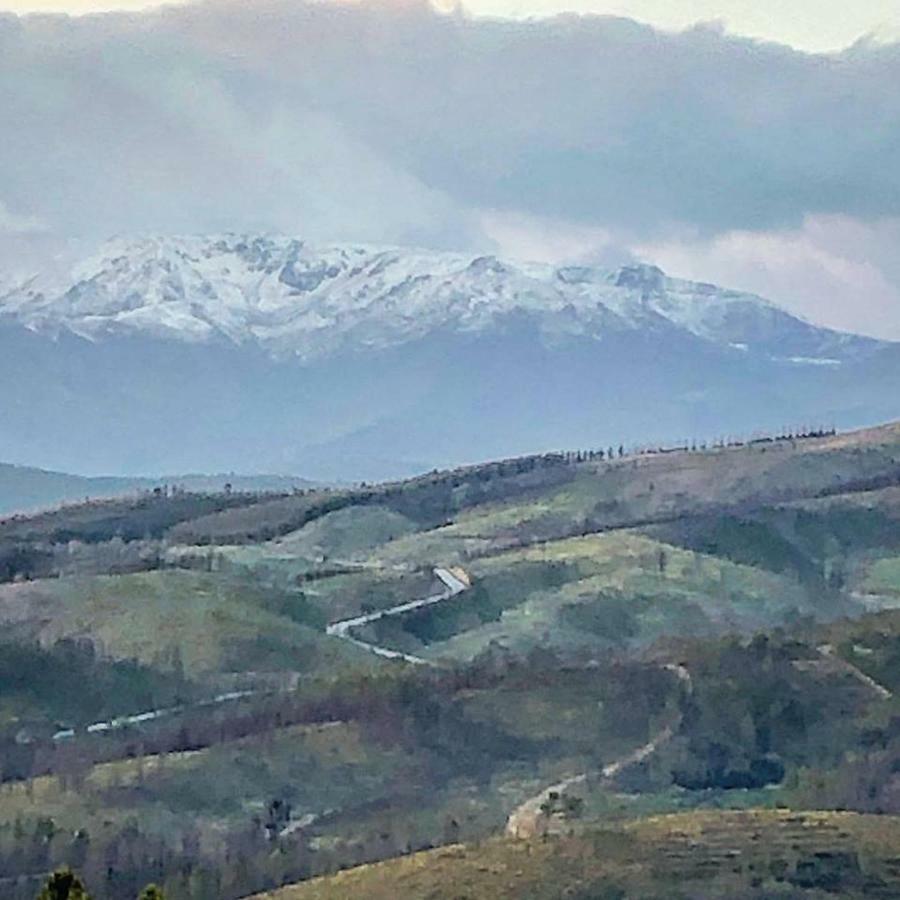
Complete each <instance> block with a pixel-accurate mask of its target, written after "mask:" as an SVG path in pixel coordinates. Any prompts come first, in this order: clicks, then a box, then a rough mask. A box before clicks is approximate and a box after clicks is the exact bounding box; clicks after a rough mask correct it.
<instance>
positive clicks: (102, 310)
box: [0, 235, 900, 479]
mask: <svg viewBox="0 0 900 900" xmlns="http://www.w3.org/2000/svg"><path fill="white" fill-rule="evenodd" d="M60 273H62V274H60ZM0 284H6V285H7V287H6V288H5V289H3V291H2V292H0V387H2V390H0V460H5V461H9V462H15V463H23V464H29V465H38V466H42V467H45V468H55V469H63V470H68V471H75V472H81V473H85V474H91V473H93V472H113V473H121V474H131V473H139V472H146V471H212V470H219V471H236V470H241V471H245V472H263V471H281V472H294V473H296V474H300V475H305V476H308V477H313V478H319V479H332V478H365V479H372V478H379V477H386V476H393V475H399V474H406V473H410V472H412V471H415V470H421V469H423V468H431V467H433V466H441V465H448V464H453V463H458V462H465V461H474V460H478V459H483V458H488V457H496V456H505V455H510V454H515V453H522V452H531V451H535V450H541V449H547V448H558V447H585V446H607V445H609V444H610V443H615V444H618V443H628V442H632V441H633V442H640V441H657V440H660V441H665V440H670V439H683V438H685V437H699V438H703V437H715V436H717V435H721V434H728V433H740V432H748V431H753V430H754V429H757V428H773V429H774V428H778V427H781V426H782V425H784V424H791V423H796V424H803V423H819V424H836V425H838V426H853V425H860V424H865V423H870V422H874V421H878V420H883V419H893V418H898V417H900V399H898V398H900V350H898V347H897V346H896V345H893V344H887V343H882V342H879V341H875V340H872V339H869V338H863V337H859V336H854V335H847V334H841V333H838V332H834V331H830V330H828V329H825V328H819V327H816V326H815V325H812V324H810V323H808V322H804V321H802V320H800V319H798V318H796V317H794V316H792V315H790V314H788V313H787V312H785V311H783V310H781V309H779V308H778V307H776V306H774V305H773V304H771V303H769V302H767V301H766V300H763V299H761V298H759V297H755V296H752V295H748V294H744V293H739V292H736V291H731V290H726V289H723V288H719V287H715V286H713V285H708V284H700V283H694V282H689V281H682V280H679V279H676V278H670V277H668V276H666V275H665V274H664V273H663V272H662V271H660V270H659V269H658V268H656V267H654V266H650V265H636V266H628V267H625V268H618V269H601V268H596V267H593V266H548V265H535V264H523V263H515V262H510V261H503V260H499V259H496V258H494V257H489V256H477V255H473V254H460V253H453V254H449V253H436V252H428V251H420V250H409V249H396V248H372V247H362V246H337V247H324V248H322V247H314V246H311V245H308V244H306V243H304V242H303V241H300V240H294V239H290V238H280V237H277V238H275V237H260V236H231V235H226V236H215V237H185V238H180V237H179V238H176V237H158V238H157V237H154V238H143V239H136V240H115V241H112V242H110V243H109V244H107V245H106V246H104V247H103V248H102V249H101V250H100V252H99V253H96V254H94V255H92V256H90V257H89V258H86V259H84V260H83V261H81V262H78V263H77V264H75V265H74V266H71V267H63V268H61V267H60V266H59V265H58V260H54V261H53V264H52V265H51V264H50V261H48V265H47V266H46V267H40V266H39V267H37V269H36V270H35V271H33V272H31V273H30V274H28V275H26V276H18V275H15V276H14V273H11V272H6V273H4V277H2V278H0Z"/></svg>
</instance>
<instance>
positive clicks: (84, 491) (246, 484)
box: [0, 463, 312, 515]
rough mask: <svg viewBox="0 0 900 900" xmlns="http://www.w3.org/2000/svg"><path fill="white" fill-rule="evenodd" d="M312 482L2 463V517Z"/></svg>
mask: <svg viewBox="0 0 900 900" xmlns="http://www.w3.org/2000/svg"><path fill="white" fill-rule="evenodd" d="M311 483H312V482H309V481H305V480H304V479H302V478H290V477H287V476H279V475H257V476H246V475H234V474H222V475H172V476H161V477H160V478H116V477H113V476H98V477H94V478H88V477H85V476H82V475H68V474H66V473H64V472H48V471H47V470H45V469H35V468H31V467H28V466H12V465H8V464H5V463H0V515H3V514H8V513H12V512H28V511H32V510H37V509H45V508H48V507H52V506H57V505H59V504H60V503H64V502H67V501H77V500H84V499H85V498H88V497H90V498H92V499H94V498H106V497H120V496H124V495H127V494H133V493H136V492H138V491H142V490H152V489H153V488H154V487H158V486H160V485H163V484H169V485H178V486H179V487H183V488H185V489H186V490H190V491H221V490H222V488H223V487H224V485H225V484H231V485H232V487H233V488H234V489H235V490H236V491H289V490H291V489H292V488H294V487H307V486H309V485H310V484H311Z"/></svg>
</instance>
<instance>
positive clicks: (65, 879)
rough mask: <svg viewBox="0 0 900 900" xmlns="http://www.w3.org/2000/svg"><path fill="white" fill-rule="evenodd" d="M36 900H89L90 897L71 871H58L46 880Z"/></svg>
mask: <svg viewBox="0 0 900 900" xmlns="http://www.w3.org/2000/svg"><path fill="white" fill-rule="evenodd" d="M37 900H91V896H90V894H88V892H87V891H86V890H85V887H84V885H83V884H82V883H81V879H80V878H79V877H78V876H77V875H76V874H75V873H74V872H73V871H72V870H71V869H60V870H59V871H57V872H54V873H53V874H52V875H51V876H50V877H49V878H48V879H47V883H46V884H45V885H44V889H43V890H42V891H41V892H40V894H38V895H37Z"/></svg>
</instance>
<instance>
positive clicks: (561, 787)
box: [506, 664, 692, 838]
mask: <svg viewBox="0 0 900 900" xmlns="http://www.w3.org/2000/svg"><path fill="white" fill-rule="evenodd" d="M663 668H665V669H666V670H668V671H669V672H672V673H673V674H674V675H675V677H676V678H677V679H678V680H679V681H680V682H681V683H682V685H684V688H685V690H686V691H688V692H690V690H691V687H692V685H691V676H690V673H689V672H688V670H687V669H686V668H685V667H684V666H681V665H675V664H670V665H666V666H663ZM679 718H680V717H679ZM677 728H678V721H677V720H676V721H675V722H670V723H669V724H668V725H666V726H665V728H662V729H660V730H659V731H658V732H657V733H656V734H655V735H654V736H653V737H652V738H651V739H650V740H649V741H647V743H646V744H642V745H641V746H640V747H637V748H636V749H635V750H632V751H631V752H630V753H627V754H625V756H622V757H620V758H619V759H616V760H613V761H612V762H610V763H607V764H606V765H605V766H603V768H602V769H600V771H599V772H598V773H597V774H598V775H599V778H600V780H601V781H607V780H609V779H611V778H615V777H616V776H617V775H619V774H620V773H621V772H622V770H623V769H626V768H627V767H628V766H633V765H636V764H637V763H639V762H643V761H644V760H645V759H648V758H649V757H650V756H652V755H653V754H654V753H656V751H657V750H659V749H660V747H662V746H663V745H665V744H666V743H668V742H669V741H670V740H671V739H672V738H673V737H674V735H675V732H676V730H677ZM587 780H588V773H587V772H581V773H579V774H578V775H570V776H569V777H568V778H564V779H563V780H562V781H558V782H557V783H556V784H551V785H550V786H549V787H546V788H544V789H543V790H542V791H541V792H540V793H538V794H535V795H534V796H533V797H529V798H528V799H527V800H526V801H525V802H524V803H522V804H521V805H519V806H517V807H516V808H515V809H514V810H513V811H512V812H511V813H510V815H509V818H508V819H507V820H506V834H507V835H508V836H509V837H514V838H530V837H534V836H535V835H536V834H540V833H543V832H544V831H546V830H547V827H548V826H549V825H550V823H551V821H552V820H553V814H552V813H551V814H548V813H547V812H545V809H544V807H545V805H546V804H548V803H551V802H552V801H553V800H554V799H556V798H558V797H561V796H562V795H563V794H565V792H566V791H568V790H570V789H571V788H573V787H577V786H578V785H581V784H585V783H586V782H587Z"/></svg>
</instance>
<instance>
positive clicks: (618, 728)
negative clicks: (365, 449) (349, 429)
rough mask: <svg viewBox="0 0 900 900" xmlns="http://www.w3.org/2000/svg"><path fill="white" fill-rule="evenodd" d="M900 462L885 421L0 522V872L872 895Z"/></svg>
mask: <svg viewBox="0 0 900 900" xmlns="http://www.w3.org/2000/svg"><path fill="white" fill-rule="evenodd" d="M898 486H900V426H898V425H896V424H890V425H885V426H880V427H877V428H871V429H867V430H865V431H858V432H848V433H830V432H827V433H820V432H815V433H812V434H781V435H774V436H769V437H763V436H760V437H758V438H757V439H755V440H753V441H750V442H747V441H745V442H740V441H731V442H723V443H718V444H716V445H706V446H704V445H702V444H701V445H697V446H692V445H690V444H688V445H686V446H678V447H672V448H666V447H661V446H658V445H653V444H650V445H648V446H645V447H643V448H638V449H628V448H625V447H622V448H621V451H620V449H619V448H618V447H612V448H610V447H606V448H604V449H603V450H602V452H601V450H600V449H599V448H598V449H593V450H581V451H577V450H576V451H572V452H568V453H551V454H541V455H535V456H526V457H513V458H507V459H501V460H495V461H493V462H486V463H481V464H478V465H473V466H465V467H459V468H456V469H450V470H444V471H434V472H430V473H428V474H425V475H421V476H418V477H416V478H412V479H407V480H403V481H395V482H382V483H377V484H370V485H355V486H352V487H342V488H310V489H306V490H300V491H297V492H290V493H282V494H278V495H264V494H252V493H243V494H242V493H238V492H232V493H230V494H212V493H196V494H192V493H189V492H160V493H159V494H152V493H151V494H150V495H145V496H141V497H137V498H135V497H125V498H118V499H111V500H104V501H93V502H89V503H82V504H77V505H68V506H64V507H61V508H59V509H56V510H50V511H45V512H43V513H41V514H38V515H34V516H20V517H12V518H9V519H6V520H4V521H2V522H0V561H2V563H3V566H2V568H0V577H2V578H3V580H4V581H5V582H6V583H4V584H0V625H2V629H3V633H4V640H3V641H0V763H2V769H0V777H2V779H3V781H4V782H5V787H4V791H5V793H4V798H5V800H4V805H3V806H4V808H3V812H2V813H0V850H2V851H3V855H2V857H0V858H2V859H4V860H6V863H5V864H4V869H3V872H2V873H0V877H6V878H9V879H11V880H10V881H9V882H4V884H14V887H11V888H10V891H11V893H10V898H11V900H31V898H32V897H33V895H34V894H35V893H36V889H35V888H36V885H37V883H38V880H39V876H38V873H42V872H45V871H46V870H47V869H48V868H52V867H54V866H57V865H62V864H69V865H74V866H76V867H77V868H78V869H79V871H81V872H82V873H83V875H84V877H85V879H86V882H87V883H88V884H89V886H90V887H91V889H92V891H94V892H95V893H97V894H98V896H100V897H102V898H108V900H131V898H133V896H135V895H136V894H137V892H138V890H139V889H140V887H141V886H142V885H143V884H145V883H146V882H148V881H150V880H155V881H157V882H159V883H161V884H162V885H163V886H164V888H165V890H166V891H167V893H168V894H170V895H172V896H176V897H183V898H185V900H210V898H216V900H222V898H226V900H237V898H240V897H247V896H250V895H254V894H260V893H263V894H264V892H265V891H270V892H271V891H273V890H275V889H277V888H279V887H280V886H282V885H289V884H291V883H294V882H297V884H296V886H294V887H289V888H285V890H284V892H282V894H281V895H279V894H277V893H276V894H274V895H273V896H281V897H282V898H283V900H292V898H293V897H297V898H300V897H306V896H309V897H322V898H329V897H335V898H337V897H345V896H346V897H350V896H372V897H378V896H379V895H380V894H379V892H381V894H383V895H384V896H391V897H394V896H396V897H403V896H410V897H419V896H423V895H426V896H431V895H433V896H435V897H441V896H443V895H442V894H441V891H442V890H445V889H448V890H456V891H457V893H456V894H453V896H457V895H458V894H459V893H460V892H461V893H462V894H464V895H467V896H472V897H478V896H485V895H491V896H499V897H503V896H510V897H513V896H523V895H524V896H534V897H542V896H548V897H549V896H559V895H560V893H559V892H560V891H563V892H564V895H565V896H573V897H583V898H585V900H586V898H595V897H598V896H599V897H607V896H608V897H620V898H621V897H630V896H634V897H642V898H643V897H655V896H660V897H662V896H671V891H670V892H669V894H668V895H667V894H666V893H665V891H666V890H668V889H669V887H670V886H671V884H672V882H673V881H677V882H679V883H680V884H681V885H682V886H683V887H682V889H683V892H684V896H686V897H695V896H696V897H704V896H709V897H710V898H721V897H723V896H728V897H731V896H749V897H760V898H763V897H766V898H767V897H771V896H781V895H785V896H809V897H811V898H812V897H817V896H821V895H822V894H821V892H822V891H831V892H832V893H833V892H834V891H836V890H840V891H841V892H843V894H844V895H845V896H860V897H863V896H891V892H892V891H895V890H896V883H895V881H896V867H895V860H896V856H897V852H896V848H894V846H893V844H892V840H893V839H892V838H891V837H890V835H891V834H892V833H893V831H892V828H893V826H892V824H891V823H892V821H893V820H891V819H889V818H888V819H886V818H878V817H874V816H873V817H866V816H853V815H851V814H849V813H837V812H834V810H836V809H838V808H840V809H847V810H856V811H858V812H860V813H873V812H879V813H886V814H897V813H900V804H898V801H897V797H898V796H900V795H898V793H897V789H896V788H897V782H896V773H895V771H894V766H893V761H894V760H895V758H896V752H897V748H898V747H900V725H898V722H900V719H898V717H897V715H896V700H895V697H894V692H895V691H896V690H898V689H900V686H898V682H897V678H896V672H895V669H896V665H895V663H896V659H897V654H898V653H900V619H898V613H897V611H896V607H897V606H898V601H897V596H898V592H900V574H898V573H900V568H898V559H900V541H898V538H897V533H898V531H897V528H896V523H897V521H898V520H900V493H898ZM448 585H449V586H448ZM451 588H452V589H451ZM523 808H524V809H529V810H531V811H532V812H533V813H534V815H533V816H532V818H533V819H534V822H533V823H532V825H529V828H528V829H524V830H523V829H518V830H517V832H516V833H517V834H521V833H526V832H527V833H534V834H543V835H545V837H544V838H542V839H539V840H536V841H531V840H522V841H510V840H509V839H506V838H501V837H500V835H502V834H504V833H505V832H506V831H507V829H508V827H509V825H508V823H509V821H510V817H511V816H512V817H515V816H516V815H517V812H518V811H520V810H522V809H523ZM535 808H536V810H537V811H536V812H535ZM723 810H725V811H724V812H723ZM748 810H749V811H748ZM789 810H812V812H796V813H794V812H789ZM738 811H743V812H738ZM520 818H521V817H520ZM48 821H50V822H51V823H52V829H51V828H50V826H49V825H48ZM530 821H531V819H529V822H530ZM17 823H18V824H17ZM82 829H85V830H87V831H88V833H89V834H90V842H89V843H87V844H86V843H85V842H84V840H83V839H80V838H78V835H79V834H80V832H81V830H82ZM47 834H51V835H52V836H51V837H47V836H46V835H47ZM35 835H38V838H36V837H35ZM436 848H442V849H436ZM395 857H403V859H394V858H395ZM112 858H115V859H116V860H118V863H117V864H116V866H115V870H116V875H115V878H112V879H111V878H110V877H109V875H108V872H109V864H108V860H109V859H112ZM381 860H388V861H387V862H384V863H379V861H381ZM337 870H346V871H344V872H341V873H340V874H338V875H336V876H334V877H333V878H324V879H323V878H321V877H319V876H328V875H332V874H333V873H334V872H335V871H337ZM704 891H705V892H706V893H704ZM817 892H818V893H817ZM854 892H856V893H854Z"/></svg>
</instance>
